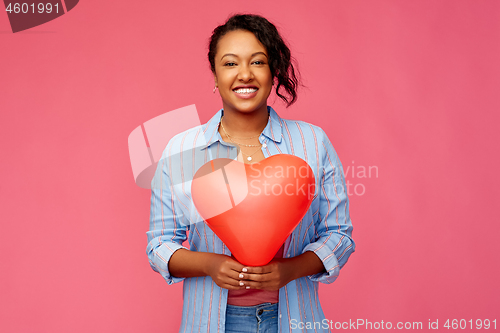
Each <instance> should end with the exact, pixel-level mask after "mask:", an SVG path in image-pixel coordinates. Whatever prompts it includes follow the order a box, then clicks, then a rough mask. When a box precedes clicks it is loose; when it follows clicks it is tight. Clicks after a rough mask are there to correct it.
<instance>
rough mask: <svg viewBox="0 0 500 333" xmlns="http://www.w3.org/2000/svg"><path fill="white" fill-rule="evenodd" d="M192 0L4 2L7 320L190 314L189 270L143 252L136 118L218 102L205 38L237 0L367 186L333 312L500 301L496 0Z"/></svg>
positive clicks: (14, 328) (164, 328)
mask: <svg viewBox="0 0 500 333" xmlns="http://www.w3.org/2000/svg"><path fill="white" fill-rule="evenodd" d="M196 2H197V3H196V4H194V5H193V1H191V2H187V3H185V4H183V3H182V2H180V1H179V2H172V1H146V2H144V1H143V2H135V1H121V2H120V4H119V5H118V4H117V3H116V2H114V1H96V0H87V1H81V2H80V3H79V4H78V5H77V6H76V7H75V9H73V10H72V11H71V12H69V13H68V14H66V15H63V16H62V17H60V18H58V19H56V20H54V21H51V22H49V23H46V24H44V25H42V26H39V27H36V28H33V29H30V30H28V31H26V32H20V33H17V34H12V32H11V30H10V26H9V22H8V20H7V15H6V13H5V12H3V13H0V45H1V46H0V52H1V62H0V95H1V97H0V112H1V113H0V124H1V125H2V130H1V131H0V148H1V152H2V158H1V160H0V170H1V174H0V177H1V179H2V181H1V184H0V199H1V210H0V221H1V223H2V224H1V225H2V227H1V228H2V230H1V233H0V262H1V267H2V268H1V274H0V288H1V292H0V295H1V296H0V331H1V332H23V333H24V332H37V333H38V332H51V333H56V332H74V333H78V332H88V331H90V330H93V331H96V332H146V331H148V332H153V331H155V332H176V331H177V330H178V327H179V324H180V314H181V302H182V296H181V288H182V284H177V285H174V286H168V285H167V284H166V282H165V281H164V280H163V279H162V278H161V277H160V275H159V274H157V273H155V272H153V270H152V269H151V268H150V267H149V264H148V260H147V256H146V252H145V250H146V245H147V244H146V242H147V241H146V234H145V233H146V231H147V230H148V227H149V220H148V219H149V200H150V191H149V190H144V189H141V188H139V187H137V186H136V185H135V183H134V179H133V176H132V170H131V166H130V160H129V156H128V148H127V137H128V135H129V133H130V132H131V131H132V130H133V129H134V128H136V127H137V126H139V125H140V124H142V123H144V122H145V121H147V120H148V119H151V118H153V117H155V116H157V115H160V114H162V113H165V112H167V111H169V110H173V109H176V108H179V107H182V106H186V105H189V104H196V106H197V109H198V111H199V113H200V118H201V121H202V122H206V121H207V120H208V119H209V118H210V117H211V116H212V115H213V114H214V113H215V112H216V111H217V110H219V108H221V107H222V103H221V100H220V97H219V95H218V94H215V95H214V94H212V89H213V79H212V75H211V73H210V71H209V66H208V61H207V59H206V53H207V49H206V45H207V41H208V38H209V36H210V34H211V31H212V30H213V28H215V27H216V26H217V25H219V24H222V23H223V22H224V21H225V20H226V19H227V17H228V16H229V15H230V14H232V13H237V12H250V13H257V14H261V15H263V16H265V17H267V18H268V19H269V20H270V21H272V22H273V23H275V24H276V25H277V27H278V29H279V30H280V32H281V33H282V34H283V36H284V37H285V39H286V40H287V41H288V42H289V44H290V46H291V50H292V54H293V55H294V56H295V58H296V59H297V60H298V63H299V70H300V71H301V73H302V76H303V79H304V83H305V85H307V86H308V88H307V89H302V90H300V91H299V99H298V102H297V103H296V104H295V105H294V106H293V107H291V108H289V109H285V107H284V105H283V104H282V103H281V102H280V101H279V99H277V98H275V97H272V98H270V100H269V104H270V105H272V106H273V107H274V108H275V110H276V111H277V112H278V113H279V114H280V115H281V116H282V117H284V118H291V119H301V120H304V121H307V122H311V123H313V124H317V125H320V126H321V127H322V128H323V129H324V130H325V131H326V133H327V134H328V135H329V137H330V139H331V141H332V142H333V145H334V147H335V148H336V150H337V152H338V154H339V156H340V159H341V161H342V163H343V165H344V170H345V171H346V173H348V175H347V180H349V181H350V182H351V184H362V185H358V188H357V189H358V194H359V192H360V191H361V189H364V193H363V194H362V195H356V194H353V195H351V196H350V209H351V217H352V221H353V225H354V232H353V238H354V240H355V242H356V252H355V253H354V254H353V255H352V256H351V258H350V259H349V262H348V264H347V265H346V266H345V267H344V268H343V269H342V271H341V273H340V277H339V279H338V280H337V281H336V282H335V283H334V284H332V285H321V286H320V295H321V296H320V297H321V302H322V305H323V309H324V311H325V314H326V317H327V318H328V319H330V320H334V321H349V320H356V319H365V320H369V321H372V322H380V321H381V320H383V321H384V322H387V321H392V322H393V323H394V324H395V323H396V322H398V321H401V322H406V321H411V322H413V321H421V322H423V324H424V328H425V327H427V325H428V320H429V319H431V320H432V321H435V320H436V319H439V321H440V322H439V324H440V326H441V325H442V323H444V321H445V320H446V319H453V318H456V319H466V320H469V319H473V320H475V319H478V318H479V319H485V318H489V319H490V320H493V319H497V321H498V320H500V316H499V313H498V309H499V306H500V304H499V303H500V302H499V297H498V295H499V294H500V293H499V292H500V290H499V283H498V281H499V279H500V276H499V275H500V274H499V270H500V269H499V267H500V266H499V262H498V253H499V250H500V247H499V245H498V241H497V240H498V232H499V225H498V223H499V219H498V214H497V213H495V211H496V208H495V206H496V204H497V202H498V199H499V194H500V193H499V185H500V184H499V176H498V164H499V154H498V144H499V140H500V135H499V134H498V124H499V121H500V116H499V113H498V111H499V109H500V99H499V98H498V87H499V86H500V62H499V59H500V43H499V42H498V41H499V40H500V2H498V1H493V0H492V1H485V0H480V1H464V0H446V1H444V0H442V1H434V0H420V1H401V0H385V1H382V0H378V1H321V2H315V3H314V4H312V3H306V2H303V1H294V2H291V1H252V2H240V1H238V2H235V1H217V2H207V1H196ZM193 8H195V11H193ZM348 166H351V169H350V171H352V167H355V170H356V172H357V171H358V170H360V168H362V167H365V168H368V167H369V166H376V168H377V169H378V175H376V174H374V171H373V168H372V174H371V177H368V176H369V175H368V174H367V175H366V178H362V177H361V176H363V175H361V176H359V175H358V174H357V173H355V174H354V175H352V174H351V173H350V172H348V171H347V170H346V169H347V167H348ZM498 324H499V323H497V327H498ZM424 331H425V330H424ZM461 331H464V332H465V331H469V330H461Z"/></svg>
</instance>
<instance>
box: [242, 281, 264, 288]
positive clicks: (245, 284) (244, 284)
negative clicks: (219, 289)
mask: <svg viewBox="0 0 500 333" xmlns="http://www.w3.org/2000/svg"><path fill="white" fill-rule="evenodd" d="M240 285H241V288H245V289H265V288H266V283H264V282H256V281H240Z"/></svg>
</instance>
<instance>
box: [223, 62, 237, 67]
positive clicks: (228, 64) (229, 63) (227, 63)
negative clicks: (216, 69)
mask: <svg viewBox="0 0 500 333" xmlns="http://www.w3.org/2000/svg"><path fill="white" fill-rule="evenodd" d="M230 65H236V64H235V63H234V62H226V63H225V64H224V66H228V67H233V66H230Z"/></svg>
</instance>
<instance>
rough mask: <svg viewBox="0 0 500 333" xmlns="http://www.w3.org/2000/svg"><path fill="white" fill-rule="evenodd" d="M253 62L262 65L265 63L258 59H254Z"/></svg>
mask: <svg viewBox="0 0 500 333" xmlns="http://www.w3.org/2000/svg"><path fill="white" fill-rule="evenodd" d="M254 64H257V65H264V64H265V62H263V61H260V60H257V61H254Z"/></svg>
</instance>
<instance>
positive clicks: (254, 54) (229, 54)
mask: <svg viewBox="0 0 500 333" xmlns="http://www.w3.org/2000/svg"><path fill="white" fill-rule="evenodd" d="M257 54H263V55H265V56H266V58H267V55H266V54H265V53H264V52H255V53H252V55H251V56H250V57H254V56H256V55H257ZM226 56H233V57H236V58H239V57H238V56H237V55H236V54H233V53H226V54H224V55H223V56H222V57H221V58H220V60H222V58H224V57H226Z"/></svg>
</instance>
